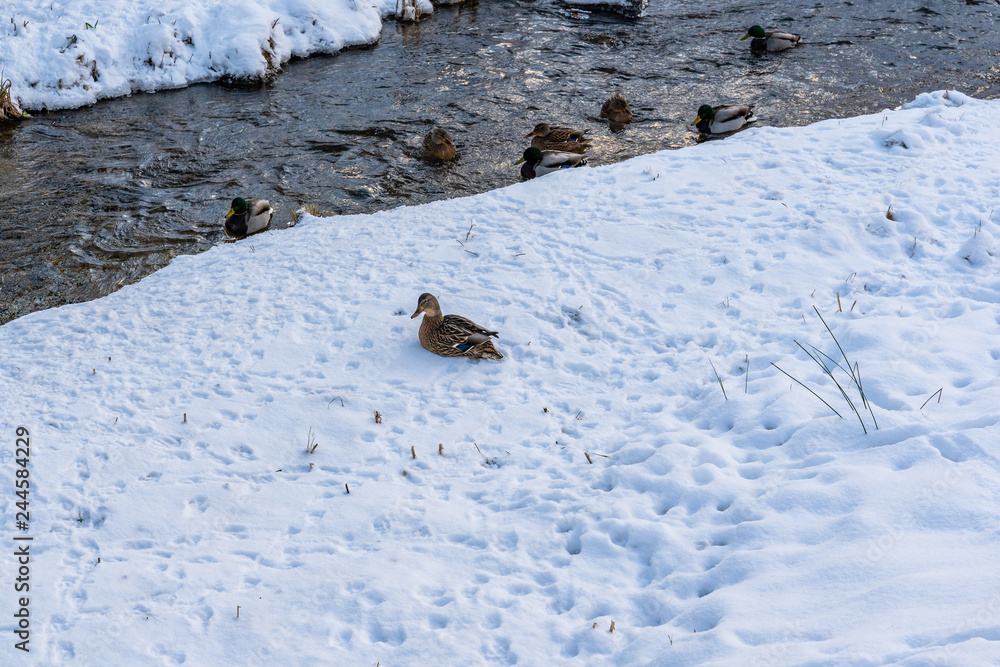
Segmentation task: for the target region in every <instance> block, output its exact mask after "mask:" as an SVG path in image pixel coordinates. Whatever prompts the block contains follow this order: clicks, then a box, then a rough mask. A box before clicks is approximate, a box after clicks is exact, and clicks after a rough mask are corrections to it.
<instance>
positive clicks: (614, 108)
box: [601, 93, 632, 125]
mask: <svg viewBox="0 0 1000 667" xmlns="http://www.w3.org/2000/svg"><path fill="white" fill-rule="evenodd" d="M601 118H607V119H608V120H610V121H611V122H612V123H619V124H622V125H624V124H625V123H631V122H632V107H631V105H629V103H628V100H626V99H625V98H624V97H622V94H621V93H615V94H614V95H612V96H611V97H610V98H608V101H607V102H605V103H604V106H602V107H601Z"/></svg>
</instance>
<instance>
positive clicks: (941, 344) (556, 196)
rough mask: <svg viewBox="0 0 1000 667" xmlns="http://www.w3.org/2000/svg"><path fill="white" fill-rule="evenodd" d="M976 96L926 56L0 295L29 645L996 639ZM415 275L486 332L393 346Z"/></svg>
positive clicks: (240, 656) (458, 654) (314, 654)
mask: <svg viewBox="0 0 1000 667" xmlns="http://www.w3.org/2000/svg"><path fill="white" fill-rule="evenodd" d="M998 127H1000V103H997V102H981V101H975V100H970V99H969V98H966V97H964V96H961V95H958V94H955V93H950V94H947V95H946V94H944V93H934V94H930V95H922V96H920V97H919V98H918V99H917V100H916V101H915V102H914V103H912V104H910V105H908V107H907V108H906V109H904V110H900V111H894V112H886V113H882V114H877V115H873V116H867V117H861V118H853V119H845V120H842V121H840V120H831V121H826V122H823V123H818V124H816V125H813V126H809V127H804V128H793V129H782V128H754V129H751V130H747V131H745V132H743V133H741V134H739V135H736V136H734V137H731V138H728V139H726V140H724V141H715V142H710V143H708V144H704V145H700V146H696V147H692V148H689V149H684V150H680V151H673V152H663V153H659V154H656V155H650V156H645V157H642V158H638V159H634V160H630V161H628V162H624V163H621V164H617V165H614V166H610V167H602V168H595V169H574V170H568V171H567V172H566V173H557V174H553V175H551V176H546V177H543V178H540V179H535V180H533V181H531V182H528V183H524V184H519V185H515V186H512V187H508V188H505V189H503V190H498V191H494V192H489V193H486V194H482V195H479V196H476V197H471V198H467V199H454V200H449V201H443V202H438V203H435V204H431V205H427V206H421V207H414V208H400V209H395V210H392V211H386V212H382V213H379V214H376V215H371V216H350V217H347V216H345V217H341V218H330V219H316V218H308V219H306V220H305V221H304V222H302V223H301V224H300V225H299V226H297V227H295V228H294V229H292V230H288V231H283V232H281V233H269V234H265V235H261V236H257V237H253V238H251V239H248V240H246V241H242V242H239V243H235V244H225V245H220V246H219V247H217V248H214V249H213V250H211V251H209V252H207V253H204V254H202V255H197V256H185V257H180V258H178V259H177V260H175V261H174V262H173V263H172V264H171V265H170V266H169V267H167V268H166V269H163V270H161V271H159V272H158V273H156V274H154V275H152V276H150V277H149V278H147V279H144V280H143V281H142V282H140V283H139V284H137V285H133V286H129V287H126V288H124V289H122V290H121V291H119V292H117V293H115V294H113V295H112V296H110V297H107V298H104V299H101V300H99V301H95V302H91V303H87V304H80V305H74V306H66V307H63V308H59V309H56V310H51V311H45V312H39V313H34V314H32V315H29V316H26V317H24V318H21V319H19V320H16V321H14V322H11V323H9V324H7V325H5V326H3V327H0V349H3V350H4V351H5V353H4V355H3V357H2V358H0V383H2V386H3V388H4V390H3V391H4V400H3V401H2V403H0V432H2V433H5V434H6V437H7V443H8V446H7V447H5V448H4V449H3V450H2V451H3V453H4V454H3V470H4V472H3V474H4V476H5V479H12V478H13V471H14V469H15V468H16V466H17V464H16V462H15V461H14V448H13V445H14V435H13V434H14V429H15V427H16V426H18V425H23V426H25V427H27V428H28V429H29V430H30V432H31V437H32V448H31V463H30V466H31V468H30V470H31V478H30V479H31V483H32V487H31V493H32V495H31V496H30V501H31V508H30V509H31V523H30V530H29V533H30V534H31V535H32V536H33V537H34V542H33V548H34V549H36V551H35V552H34V556H33V558H34V560H33V561H32V567H33V568H35V569H34V570H33V571H34V572H35V573H36V575H37V579H36V580H35V581H34V582H33V584H34V587H33V588H32V597H31V610H32V619H33V625H32V631H33V634H32V645H31V646H32V651H33V653H32V656H36V657H37V660H38V662H39V664H66V663H72V662H73V661H75V662H77V663H79V664H90V663H92V662H94V661H95V660H96V659H100V660H101V661H102V662H105V663H108V664H120V665H126V664H149V663H152V662H159V663H165V664H179V663H187V664H233V663H238V664H242V663H251V664H274V663H276V662H279V661H280V662H282V663H284V664H358V665H366V664H372V665H374V664H375V663H376V662H381V664H383V665H404V664H406V665H417V664H470V665H479V664H522V665H535V664H563V663H570V662H574V663H576V662H579V663H581V664H614V665H661V664H670V665H699V664H716V665H732V664H774V665H796V664H852V665H856V664H872V665H874V664H886V663H897V664H912V665H916V664H921V665H924V664H961V665H988V664H996V663H997V661H1000V618H998V608H1000V572H998V571H997V569H996V567H995V561H996V553H997V548H998V541H1000V519H998V517H1000V494H998V492H997V489H1000V465H998V460H997V448H998V445H997V443H998V442H1000V408H998V405H1000V401H998V398H1000V380H998V371H1000V338H998V327H1000V272H998V263H997V257H996V252H997V246H996V243H995V240H994V238H995V235H996V234H997V233H998V232H997V224H996V216H993V218H992V219H991V217H990V216H991V211H992V210H993V209H995V208H997V203H998V199H1000V191H998V190H1000V185H998V180H997V177H996V173H997V172H996V168H995V165H996V164H997V163H998V161H1000V142H998V141H997V135H998V130H997V129H996V128H998ZM512 169H513V167H512ZM890 206H891V213H889V214H888V215H887V212H888V210H889V207H890ZM473 225H474V226H473ZM470 229H471V232H470ZM424 291H430V292H433V293H434V294H436V295H438V296H439V298H440V300H441V303H442V306H443V307H444V309H445V311H446V312H454V313H459V314H462V315H466V316H469V317H471V318H472V319H474V320H476V321H477V322H479V323H481V324H483V325H488V326H490V327H492V328H496V329H498V330H499V331H500V334H501V338H500V340H499V343H498V347H499V348H500V349H501V351H502V352H503V353H504V354H505V355H506V357H507V358H506V359H504V360H503V361H501V362H479V363H476V362H469V361H466V360H462V359H442V358H439V357H435V356H433V355H431V354H429V353H427V352H426V351H424V350H423V349H421V348H420V346H419V344H418V342H417V327H418V324H417V322H416V321H414V320H411V319H409V317H408V316H409V314H410V313H412V312H413V309H414V307H415V306H416V299H417V296H418V295H419V294H420V293H421V292H424ZM838 294H839V296H840V302H841V303H842V307H843V311H844V312H838V308H837V296H838ZM813 305H816V306H818V307H819V308H820V310H821V311H822V312H823V313H824V315H825V317H826V319H827V322H829V324H830V326H831V328H832V329H833V331H834V332H835V334H836V336H837V338H838V340H839V341H840V343H841V344H842V345H843V347H844V350H845V352H846V353H847V354H848V355H849V356H850V357H851V359H852V360H853V361H857V362H858V363H859V366H860V371H861V373H862V375H863V378H864V381H865V385H866V388H867V394H868V398H869V400H870V401H871V402H872V404H873V411H874V413H875V416H876V417H877V419H878V422H879V426H880V428H879V429H878V430H874V428H873V426H872V424H871V420H870V418H867V417H866V423H867V426H868V429H869V434H868V435H864V434H863V433H862V431H861V427H860V425H859V424H858V421H857V419H856V418H854V416H853V414H852V413H850V412H849V411H848V409H847V408H846V403H845V402H844V401H843V399H842V398H840V397H839V395H838V394H837V392H836V390H835V389H834V388H833V387H832V386H831V385H830V384H829V382H828V381H827V380H825V379H824V378H823V376H822V374H821V373H820V372H819V371H818V369H817V368H816V366H815V365H814V364H813V363H812V362H811V361H809V360H808V358H807V357H806V356H805V355H804V354H803V353H802V352H801V351H800V350H799V349H798V348H797V347H796V345H795V341H799V342H801V343H803V344H804V345H806V346H808V345H810V344H812V345H816V346H817V347H818V348H820V349H821V350H823V351H825V352H827V353H829V354H830V355H831V356H832V357H834V358H836V359H839V352H838V350H837V348H836V346H835V345H834V344H833V342H832V340H831V338H830V337H829V335H828V334H827V333H826V332H825V330H824V329H823V327H822V324H821V323H820V322H819V320H818V319H817V318H816V317H815V315H814V314H813V311H812V306H813ZM747 357H748V358H749V364H750V372H749V376H747V375H746V374H745V370H746V362H745V360H746V359H747ZM710 362H712V363H714V365H715V367H716V368H717V369H718V371H719V374H720V376H721V382H722V383H723V384H724V387H725V390H726V392H727V394H728V400H726V398H724V397H723V394H722V388H721V387H720V385H719V382H718V381H717V380H716V378H715V375H714V374H713V372H712V367H711V365H710ZM770 362H774V363H776V364H777V365H778V366H780V367H781V368H783V369H785V370H787V371H789V372H790V373H792V374H794V375H795V376H796V377H798V378H799V379H800V380H802V381H803V382H805V383H806V384H808V385H809V386H810V387H811V388H813V389H815V390H816V391H817V392H818V393H819V394H820V395H822V396H823V397H824V398H825V399H826V400H827V401H829V402H830V403H831V404H832V405H833V406H834V407H836V408H838V409H840V410H842V411H843V412H844V413H845V418H844V419H840V418H838V417H837V416H836V415H834V414H832V412H830V410H829V409H827V408H826V407H825V406H824V405H823V404H822V403H820V401H818V400H817V399H816V398H815V397H814V396H812V395H810V394H809V393H808V392H806V391H805V390H803V389H802V388H800V387H798V386H793V384H792V382H791V381H790V380H788V379H787V378H786V377H785V376H783V375H781V374H780V373H779V372H778V371H777V370H776V369H774V368H773V367H772V366H770V365H769V364H770ZM939 388H943V391H942V394H941V401H940V402H938V401H937V400H936V398H935V399H933V400H931V401H930V402H928V403H927V404H926V405H925V406H922V404H923V403H925V401H926V399H927V398H928V397H930V396H931V394H932V393H933V392H935V391H937V390H938V389H939ZM852 397H853V398H855V399H856V395H854V394H852ZM921 408H922V409H921ZM375 411H378V412H379V413H380V415H381V420H380V421H381V423H376V422H375V419H374V418H373V413H374V412H375ZM310 434H311V436H310ZM307 441H310V442H313V443H317V444H318V447H317V448H316V449H315V451H314V452H313V453H311V454H307V453H306V452H305V448H306V443H307ZM439 444H441V445H442V452H443V453H442V454H440V455H439V454H438V446H439ZM411 447H413V450H412V451H413V452H414V453H415V454H416V458H415V459H414V458H413V457H412V454H411ZM345 485H348V486H349V489H350V493H349V494H348V493H347V492H346V491H347V489H346V488H345ZM5 488H7V493H6V495H5V502H4V504H3V508H4V510H3V520H4V525H6V526H13V522H14V513H15V511H16V508H15V506H14V505H13V501H14V500H16V498H15V497H14V495H13V490H12V489H11V488H10V487H9V486H7V487H5ZM12 562H13V560H12V557H11V556H9V555H8V556H5V557H3V558H0V563H2V567H3V568H4V570H3V571H4V572H5V573H6V575H7V580H8V581H10V580H12V577H11V576H10V572H11V571H12V569H11V568H12V565H11V563H12ZM12 597H13V594H12V593H11V594H10V595H9V597H8V598H7V599H8V600H10V599H11V598H12ZM7 604H10V603H9V602H8V603H7ZM237 607H239V618H238V619H237ZM7 618H8V621H7V622H6V623H5V624H4V625H3V626H2V627H3V629H4V630H6V631H7V632H8V633H9V632H10V630H11V629H12V628H13V623H12V621H11V620H10V619H11V618H12V617H11V616H7ZM612 621H614V623H615V630H614V632H610V631H609V630H610V627H611V623H612ZM8 636H11V635H10V634H8ZM0 650H2V651H5V652H8V653H10V655H14V654H13V651H14V649H13V648H12V642H11V641H8V642H6V643H5V645H4V647H3V649H0ZM4 655H7V653H4ZM17 655H20V654H17ZM9 661H10V660H9V659H8V662H9Z"/></svg>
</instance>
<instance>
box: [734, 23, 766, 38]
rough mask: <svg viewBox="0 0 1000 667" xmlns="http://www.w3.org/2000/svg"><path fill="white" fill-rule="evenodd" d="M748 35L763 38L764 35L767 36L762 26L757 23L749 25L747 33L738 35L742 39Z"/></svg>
mask: <svg viewBox="0 0 1000 667" xmlns="http://www.w3.org/2000/svg"><path fill="white" fill-rule="evenodd" d="M749 37H756V38H757V39H764V38H765V37H767V35H766V34H765V33H764V29H763V28H761V27H760V26H759V25H755V26H751V27H750V29H749V30H747V34H745V35H743V36H742V37H740V40H741V41H742V40H744V39H747V38H749Z"/></svg>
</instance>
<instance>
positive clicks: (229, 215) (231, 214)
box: [226, 209, 236, 218]
mask: <svg viewBox="0 0 1000 667" xmlns="http://www.w3.org/2000/svg"><path fill="white" fill-rule="evenodd" d="M234 215H236V211H234V210H233V209H229V213H226V217H227V218H231V217H233V216H234Z"/></svg>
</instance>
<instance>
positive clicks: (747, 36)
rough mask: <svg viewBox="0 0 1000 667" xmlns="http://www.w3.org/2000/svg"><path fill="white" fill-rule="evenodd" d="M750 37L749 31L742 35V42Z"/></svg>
mask: <svg viewBox="0 0 1000 667" xmlns="http://www.w3.org/2000/svg"><path fill="white" fill-rule="evenodd" d="M749 38H750V33H747V34H745V35H743V36H742V37H740V41H741V42H742V41H743V40H744V39H749Z"/></svg>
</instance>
